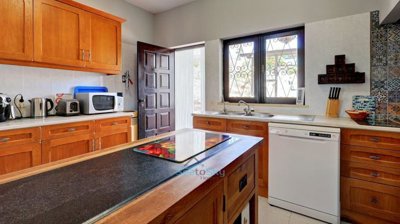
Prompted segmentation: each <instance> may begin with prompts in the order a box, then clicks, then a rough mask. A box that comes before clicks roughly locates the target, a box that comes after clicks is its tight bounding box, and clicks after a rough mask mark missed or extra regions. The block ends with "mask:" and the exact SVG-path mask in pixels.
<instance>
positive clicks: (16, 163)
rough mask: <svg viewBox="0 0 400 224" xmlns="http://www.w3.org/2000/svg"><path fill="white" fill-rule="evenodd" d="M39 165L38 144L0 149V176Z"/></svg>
mask: <svg viewBox="0 0 400 224" xmlns="http://www.w3.org/2000/svg"><path fill="white" fill-rule="evenodd" d="M40 164H41V150H40V143H30V144H24V145H17V146H10V147H5V148H0V175H2V174H6V173H10V172H14V171H18V170H23V169H27V168H30V167H33V166H37V165H40Z"/></svg>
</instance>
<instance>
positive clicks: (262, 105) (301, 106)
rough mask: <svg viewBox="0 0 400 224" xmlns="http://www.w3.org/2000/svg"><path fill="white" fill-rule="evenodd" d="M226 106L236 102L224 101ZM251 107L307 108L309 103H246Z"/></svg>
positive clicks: (220, 103)
mask: <svg viewBox="0 0 400 224" xmlns="http://www.w3.org/2000/svg"><path fill="white" fill-rule="evenodd" d="M217 105H221V106H222V105H224V103H222V102H219V103H217ZM225 105H226V106H238V103H228V102H226V103H225ZM248 105H250V106H252V107H270V108H271V107H274V108H304V109H306V108H309V107H310V106H309V105H297V104H268V103H248Z"/></svg>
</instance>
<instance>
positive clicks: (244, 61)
mask: <svg viewBox="0 0 400 224" xmlns="http://www.w3.org/2000/svg"><path fill="white" fill-rule="evenodd" d="M223 60H224V61H223V63H224V99H225V100H226V101H229V102H238V101H239V100H244V101H246V102H249V103H272V104H295V103H296V95H297V89H298V88H300V87H304V27H299V28H294V29H290V30H282V31H277V32H272V33H265V34H260V35H255V36H249V37H242V38H236V39H232V40H225V41H224V56H223Z"/></svg>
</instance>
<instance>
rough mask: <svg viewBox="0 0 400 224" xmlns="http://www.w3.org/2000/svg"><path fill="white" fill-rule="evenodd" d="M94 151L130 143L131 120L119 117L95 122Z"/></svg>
mask: <svg viewBox="0 0 400 224" xmlns="http://www.w3.org/2000/svg"><path fill="white" fill-rule="evenodd" d="M95 126H96V130H95V132H96V133H95V150H101V149H106V148H110V147H114V146H117V145H121V144H125V143H129V142H130V141H131V138H132V137H131V134H132V132H131V118H130V117H120V118H111V119H105V120H98V121H96V122H95Z"/></svg>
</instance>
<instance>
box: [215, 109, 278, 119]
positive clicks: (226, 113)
mask: <svg viewBox="0 0 400 224" xmlns="http://www.w3.org/2000/svg"><path fill="white" fill-rule="evenodd" d="M213 114H215V115H226V116H229V115H236V116H246V117H260V118H269V117H273V116H274V115H272V114H268V113H254V112H253V113H251V114H249V115H246V114H245V113H244V112H235V111H227V112H223V111H218V112H214V113H213Z"/></svg>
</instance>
